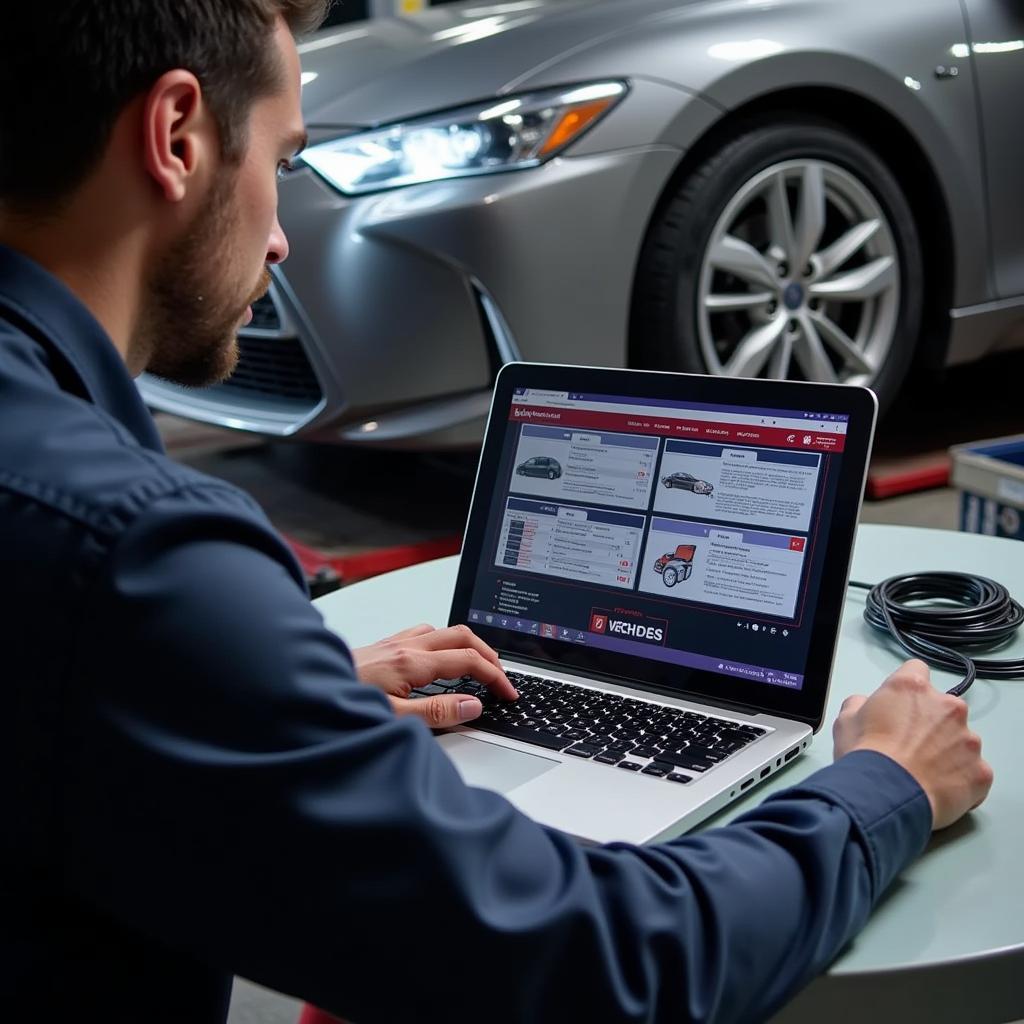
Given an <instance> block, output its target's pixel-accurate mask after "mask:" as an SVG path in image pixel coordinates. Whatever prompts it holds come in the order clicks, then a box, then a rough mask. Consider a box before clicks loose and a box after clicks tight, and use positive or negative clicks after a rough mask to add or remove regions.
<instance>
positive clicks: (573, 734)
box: [412, 672, 768, 783]
mask: <svg viewBox="0 0 1024 1024" xmlns="http://www.w3.org/2000/svg"><path fill="white" fill-rule="evenodd" d="M507 675H508V678H509V680H510V681H511V682H512V685H513V686H515V688H516V689H517V690H518V691H519V699H518V700H515V701H502V700H498V699H497V698H496V697H494V696H493V695H492V694H491V692H490V691H489V690H488V689H487V688H486V687H485V686H483V684H481V683H478V682H477V681H476V680H474V679H473V678H472V677H470V676H463V677H462V678H461V679H439V680H437V681H436V682H433V683H431V684H430V685H429V686H424V687H421V688H419V689H418V690H414V691H413V693H412V696H413V697H426V696H430V695H431V694H435V693H470V694H472V695H473V696H475V697H479V698H480V700H481V702H482V703H483V705H484V711H483V714H482V715H481V716H480V717H479V718H477V719H474V720H473V722H472V723H471V727H472V728H474V729H480V730H482V731H484V732H491V733H495V734H496V735H498V736H506V737H508V738H510V739H514V740H522V741H523V742H524V743H532V744H534V745H535V746H538V747H543V748H544V749H546V750H558V751H561V752H562V753H563V754H570V755H572V756H573V757H579V758H585V759H588V760H593V761H597V762H599V763H600V764H606V765H610V766H615V767H618V768H621V769H623V770H624V771H631V772H639V773H641V774H643V775H649V776H651V777H653V778H664V779H668V780H669V781H671V782H680V783H686V782H690V781H691V779H693V778H694V777H696V776H697V775H699V774H701V773H703V772H706V771H708V770H709V769H711V768H714V767H715V765H717V764H721V762H722V761H724V760H725V759H726V758H728V757H731V756H732V755H733V754H735V753H736V752H737V751H739V750H742V749H743V748H744V747H745V746H747V744H749V743H753V742H754V741H755V740H756V739H758V738H759V737H761V736H763V735H764V734H765V733H766V732H767V731H768V730H767V729H762V728H760V727H759V726H755V725H749V724H747V723H744V722H730V721H729V720H728V719H724V718H714V717H712V716H710V715H702V714H698V713H697V712H696V711H683V710H681V709H679V708H672V707H666V706H664V705H662V704H655V703H653V702H651V701H644V700H637V699H635V698H633V697H623V696H620V695H619V694H616V693H606V692H604V691H601V690H591V689H588V688H587V687H583V686H575V685H573V684H572V683H565V682H561V681H559V680H555V679H545V678H543V677H542V676H535V675H525V674H523V673H520V672H509V673H507Z"/></svg>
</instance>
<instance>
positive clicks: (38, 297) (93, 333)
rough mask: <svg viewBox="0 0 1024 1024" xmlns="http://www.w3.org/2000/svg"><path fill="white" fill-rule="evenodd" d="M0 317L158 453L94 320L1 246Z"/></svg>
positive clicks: (155, 438) (50, 279)
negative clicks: (11, 320)
mask: <svg viewBox="0 0 1024 1024" xmlns="http://www.w3.org/2000/svg"><path fill="white" fill-rule="evenodd" d="M4 313H10V314H13V315H14V317H15V318H16V319H17V320H19V321H21V323H20V324H19V326H20V327H22V328H26V327H27V328H28V333H29V334H31V336H32V337H33V338H34V340H36V341H37V342H39V343H40V344H42V345H43V346H44V347H46V348H47V349H48V350H49V351H51V352H56V353H57V354H58V355H59V357H60V359H61V360H62V362H64V363H65V364H66V365H67V366H68V367H69V369H70V370H71V371H72V373H73V375H74V376H76V377H77V383H78V384H79V385H80V387H76V388H75V389H74V390H75V392H76V393H78V394H80V395H81V396H83V397H84V398H85V399H86V400H87V401H90V402H92V403H93V404H94V405H97V406H99V407H100V408H101V409H103V410H104V411H106V412H108V413H109V414H110V415H111V416H113V417H114V418H115V419H117V420H119V421H120V422H121V423H122V424H123V425H124V426H125V427H126V428H127V429H128V430H129V431H130V432H131V433H132V434H133V435H134V437H135V438H136V440H138V442H139V444H141V445H142V446H143V447H144V448H149V449H151V450H153V451H157V452H163V450H164V449H163V443H162V442H161V440H160V435H159V433H158V432H157V429H156V424H155V423H154V422H153V417H152V416H150V414H149V411H148V410H147V409H146V406H145V403H144V402H143V401H142V397H141V396H140V395H139V390H138V388H137V387H136V386H135V381H134V380H132V378H131V375H130V374H129V373H128V368H127V367H126V366H125V365H124V360H123V359H122V358H121V354H120V353H119V352H118V351H117V349H116V348H115V347H114V343H113V342H112V341H111V340H110V336H109V335H108V334H107V332H106V331H105V330H104V329H103V328H102V327H101V326H100V324H99V322H98V321H97V320H96V318H95V317H94V316H93V315H92V313H90V312H89V310H88V309H87V308H86V307H85V305H84V304H83V303H82V301H81V300H80V299H79V298H78V297H77V296H76V295H75V294H74V293H73V292H72V291H71V289H70V288H68V287H67V285H65V284H64V283H63V282H62V281H59V280H58V279H57V278H56V277H54V276H53V274H51V273H49V272H48V271H46V270H44V269H43V268H42V267H41V266H40V265H39V264H38V263H36V262H35V261H34V260H31V259H29V258H28V257H27V256H23V255H22V254H21V253H20V252H17V251H16V250H14V249H11V248H9V247H7V246H4V245H0V318H2V317H3V314H4ZM61 386H62V387H63V389H64V390H69V389H68V388H67V386H66V384H65V383H63V382H62V384H61Z"/></svg>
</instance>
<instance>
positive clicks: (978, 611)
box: [850, 572, 1024, 697]
mask: <svg viewBox="0 0 1024 1024" xmlns="http://www.w3.org/2000/svg"><path fill="white" fill-rule="evenodd" d="M850 586H851V587H859V588H861V589H863V590H866V591H867V592H868V595H867V604H866V605H865V607H864V619H865V621H866V622H867V623H868V624H869V625H871V626H873V627H874V628H875V629H877V630H879V632H882V633H885V634H886V635H887V636H891V637H893V638H894V639H895V640H896V642H897V643H898V644H899V645H900V646H901V647H902V648H903V650H905V651H906V652H907V653H908V654H909V655H911V656H912V657H914V658H920V659H921V660H922V661H926V662H928V664H929V665H932V666H933V667H935V668H942V669H947V670H949V671H952V672H961V673H963V679H961V680H960V682H959V683H957V684H956V686H954V687H953V688H952V689H950V690H949V691H947V692H949V693H952V694H954V695H955V696H957V697H959V696H961V695H962V694H964V693H966V692H967V690H969V689H970V687H971V684H972V683H973V682H974V680H975V678H976V677H977V676H981V677H983V678H984V679H1024V659H1019V660H1016V661H1013V660H1007V661H994V660H991V659H982V658H974V657H971V654H972V653H974V652H984V651H991V650H998V649H999V648H1001V647H1005V646H1006V645H1007V644H1009V643H1010V642H1011V641H1012V640H1013V637H1014V634H1015V633H1016V632H1017V628H1018V627H1019V626H1020V625H1021V623H1022V622H1024V608H1022V607H1021V606H1020V604H1018V603H1017V602H1016V601H1015V600H1014V599H1013V598H1012V597H1011V596H1010V593H1009V591H1008V590H1007V589H1006V587H1004V586H1003V585H1002V584H1001V583H996V582H995V580H990V579H986V578H985V577H984V576H974V575H971V574H970V573H963V572H919V573H911V574H909V575H905V576H890V577H889V579H887V580H883V581H882V582H881V583H878V584H875V585H874V586H872V584H870V583H858V582H857V581H856V580H851V581H850ZM964 652H969V653H964Z"/></svg>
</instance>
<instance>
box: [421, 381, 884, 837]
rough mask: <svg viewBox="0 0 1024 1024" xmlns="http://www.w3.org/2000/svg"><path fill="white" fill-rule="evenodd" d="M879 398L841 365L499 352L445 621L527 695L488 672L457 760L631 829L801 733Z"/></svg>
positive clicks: (595, 826)
mask: <svg viewBox="0 0 1024 1024" xmlns="http://www.w3.org/2000/svg"><path fill="white" fill-rule="evenodd" d="M876 410H877V403H876V401H875V397H874V395H873V394H872V393H871V392H870V391H869V390H867V389H866V388H858V387H850V386H840V385H823V384H804V383H799V382H790V381H769V380H746V379H742V380H741V379H728V378H721V377H703V376H697V375H690V374H675V373H662V372H647V371H638V370H622V369H598V368H586V367H579V366H553V365H541V364H531V363H511V364H509V365H507V366H505V367H504V368H503V369H502V370H501V372H500V374H499V375H498V378H497V382H496V386H495V390H494V397H493V401H492V404H491V410H490V416H489V419H488V423H487V429H486V433H485V439H484V444H483V450H482V453H481V458H480V465H479V469H478V473H477V479H476V485H475V488H474V492H473V498H472V505H471V509H470V513H469V520H468V524H467V528H466V534H465V541H464V546H463V550H462V555H461V560H460V565H459V571H458V578H457V583H456V587H455V594H454V599H453V603H452V609H451V616H450V623H451V624H456V623H466V624H468V625H469V626H470V627H471V628H472V629H473V630H474V632H476V633H477V634H478V635H479V636H480V637H481V638H482V639H483V640H485V641H486V642H487V643H488V644H490V645H491V646H492V647H494V648H495V649H496V650H497V651H498V653H499V654H500V656H501V659H502V664H503V666H504V668H505V669H506V671H507V673H508V675H509V677H510V678H511V680H512V681H513V683H514V684H515V685H516V686H517V688H518V690H519V692H520V699H519V700H518V701H516V702H513V703H508V702H503V701H497V700H495V699H493V698H491V697H489V696H488V695H487V694H486V693H484V694H483V695H482V696H483V697H484V700H485V707H484V713H483V716H482V717H481V718H480V719H477V720H475V721H474V722H473V723H472V724H471V725H470V726H467V727H463V728H458V729H455V730H452V731H450V732H447V733H444V734H443V735H441V736H440V737H439V742H440V743H441V745H442V747H444V749H445V750H446V751H447V753H448V754H449V756H450V757H451V759H452V761H453V762H454V763H455V766H456V768H457V769H458V770H459V772H460V774H461V775H462V776H463V777H464V778H465V780H466V781H467V782H468V783H470V784H471V785H478V786H483V787H486V788H489V789H493V790H497V791H499V792H501V793H503V794H505V796H506V797H507V798H508V799H509V800H511V801H512V803H514V804H515V805H516V806H517V807H519V808H520V809H521V810H522V811H524V812H525V813H526V814H528V815H529V816H530V817H532V818H534V819H535V820H537V821H539V822H542V823H544V824H546V825H550V826H553V827H555V828H558V829H560V830H562V831H564V832H568V833H570V834H572V835H574V836H576V837H578V838H579V839H580V840H583V841H587V842H609V841H613V840H624V841H629V842H635V843H642V842H649V841H653V840H657V839H662V838H668V837H671V836H673V835H677V834H679V833H680V832H683V831H685V830H686V829H688V828H691V827H693V826H694V825H695V824H697V823H698V822H700V821H701V820H702V819H704V818H706V817H707V816H708V815H710V814H712V813H714V812H716V811H718V810H719V809H721V808H722V807H724V806H725V805H726V804H728V803H729V802H730V801H731V800H734V799H736V798H737V797H739V796H740V795H741V794H745V793H746V792H747V791H748V790H750V789H751V787H754V786H757V785H758V783H759V782H761V781H763V780H764V779H766V778H769V777H770V776H771V775H773V774H774V773H776V772H778V771H781V770H783V769H784V768H785V767H786V766H787V765H788V764H789V763H790V762H791V761H792V760H793V759H794V758H796V757H798V756H799V755H800V753H801V752H802V751H804V750H806V748H807V746H808V745H809V744H810V742H811V739H812V736H813V735H814V733H815V732H817V731H818V729H819V728H820V727H821V725H822V719H823V715H824V711H825V707H826V702H827V699H828V691H829V682H830V677H831V672H832V665H833V659H834V655H835V650H836V643H837V638H838V632H839V625H840V619H841V614H842V608H843V599H844V594H845V589H846V585H847V580H848V574H849V566H850V559H851V554H852V548H853V540H854V531H855V528H856V523H857V518H858V514H859V510H860V503H861V498H862V495H863V489H864V481H865V476H866V469H867V462H868V455H869V452H870V449H871V442H872V438H873V434H874V425H875V418H876ZM426 689H427V692H439V691H440V690H443V689H449V690H460V691H462V692H479V689H480V688H479V684H477V683H475V682H474V681H472V680H469V679H463V680H447V681H443V682H438V683H436V684H432V685H431V687H428V688H426Z"/></svg>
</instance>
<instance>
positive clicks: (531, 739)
mask: <svg viewBox="0 0 1024 1024" xmlns="http://www.w3.org/2000/svg"><path fill="white" fill-rule="evenodd" d="M472 724H473V728H474V729H480V730H481V731H482V732H491V733H494V735H495V736H506V737H508V739H510V740H522V741H523V742H524V743H534V744H536V745H537V746H538V747H544V748H546V749H547V750H561V749H562V747H564V746H566V745H567V744H568V743H569V742H570V741H569V740H567V739H565V738H564V737H562V736H552V735H551V733H549V732H540V731H538V730H537V729H527V728H525V727H523V726H521V725H515V724H513V723H511V722H495V721H493V720H488V719H486V718H477V719H476V720H475V721H474V722H473V723H472Z"/></svg>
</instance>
